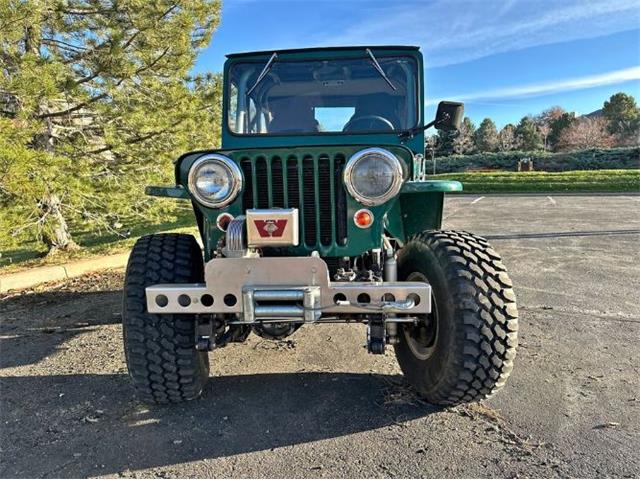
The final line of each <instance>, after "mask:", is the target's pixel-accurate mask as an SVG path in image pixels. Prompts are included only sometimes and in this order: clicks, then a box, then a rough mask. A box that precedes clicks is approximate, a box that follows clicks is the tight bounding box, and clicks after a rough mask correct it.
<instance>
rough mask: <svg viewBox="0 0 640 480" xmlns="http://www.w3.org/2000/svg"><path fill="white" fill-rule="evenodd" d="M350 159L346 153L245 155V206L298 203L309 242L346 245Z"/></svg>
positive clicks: (311, 244) (303, 234) (303, 232)
mask: <svg viewBox="0 0 640 480" xmlns="http://www.w3.org/2000/svg"><path fill="white" fill-rule="evenodd" d="M345 163H346V160H345V156H344V155H342V154H337V155H335V156H329V155H327V154H321V155H306V156H304V157H297V156H295V155H290V156H288V157H287V158H286V159H285V158H281V157H279V156H273V157H268V158H265V157H264V156H258V157H254V158H253V160H251V159H249V158H243V159H242V160H241V162H240V166H241V168H242V172H243V174H244V178H245V187H244V191H243V194H242V195H243V196H242V198H243V203H244V208H297V209H298V212H299V215H300V218H299V220H300V222H299V223H300V238H301V240H302V243H303V244H304V246H305V247H306V248H308V249H317V248H319V247H331V246H332V245H340V246H342V245H346V243H347V196H346V191H345V188H344V185H343V182H342V173H343V171H344V166H345Z"/></svg>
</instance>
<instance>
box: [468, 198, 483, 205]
mask: <svg viewBox="0 0 640 480" xmlns="http://www.w3.org/2000/svg"><path fill="white" fill-rule="evenodd" d="M483 198H484V197H480V198H476V199H475V200H474V201H473V202H471V205H473V204H474V203H478V202H479V201H480V200H482V199H483Z"/></svg>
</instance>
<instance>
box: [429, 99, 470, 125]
mask: <svg viewBox="0 0 640 480" xmlns="http://www.w3.org/2000/svg"><path fill="white" fill-rule="evenodd" d="M463 116H464V104H463V103H460V102H447V101H442V102H440V103H439V104H438V111H437V112H436V119H435V120H434V122H433V126H434V127H435V128H437V129H438V130H445V131H451V130H458V129H459V128H460V125H461V124H462V117H463Z"/></svg>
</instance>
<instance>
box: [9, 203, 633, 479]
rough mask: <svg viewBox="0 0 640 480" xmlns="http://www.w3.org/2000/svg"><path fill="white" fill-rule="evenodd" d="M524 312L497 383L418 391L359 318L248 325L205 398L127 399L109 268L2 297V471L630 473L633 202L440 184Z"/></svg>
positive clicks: (452, 213)
mask: <svg viewBox="0 0 640 480" xmlns="http://www.w3.org/2000/svg"><path fill="white" fill-rule="evenodd" d="M444 216H445V220H444V222H445V227H446V228H451V229H460V230H468V231H471V232H474V233H478V234H481V235H484V236H486V237H487V238H489V239H490V241H491V242H492V244H493V246H494V248H495V249H496V250H497V251H498V252H499V253H501V254H502V256H503V259H504V261H505V264H506V265H507V268H508V269H509V271H510V275H511V277H512V279H513V281H514V284H515V291H516V294H517V296H518V304H519V309H520V347H519V350H518V356H517V358H516V364H515V369H514V372H513V374H512V376H511V378H510V381H509V382H508V384H507V386H506V388H505V389H504V390H502V391H501V392H499V393H498V394H497V395H495V396H494V397H493V398H492V399H490V400H488V401H486V402H484V403H482V404H479V405H470V406H463V407H456V408H450V409H441V408H437V407H434V406H431V405H428V404H425V403H424V402H422V401H421V400H420V399H419V398H418V397H417V396H416V395H415V393H414V392H413V391H412V389H411V388H410V387H409V386H408V385H407V384H406V383H405V382H404V380H403V378H402V376H401V375H400V371H399V369H398V367H397V364H396V361H395V357H394V354H393V351H392V348H389V350H388V352H387V354H386V355H384V356H372V355H368V354H367V353H366V351H365V348H364V344H365V330H364V327H362V326H359V325H338V326H313V327H304V328H302V329H301V330H299V331H298V332H297V333H296V334H294V335H293V336H291V337H289V338H288V339H286V340H283V341H279V342H272V341H267V340H263V339H261V338H259V337H256V336H255V335H252V336H251V337H250V339H249V340H248V341H247V342H246V343H245V344H234V345H231V346H229V347H227V348H225V349H221V350H219V351H216V352H214V353H213V354H212V355H211V365H212V376H213V377H212V378H211V381H210V382H209V384H208V387H207V389H206V391H205V393H204V396H203V398H202V399H200V400H197V401H194V402H190V403H188V404H183V405H174V406H170V407H147V406H145V405H142V404H140V403H139V402H138V401H137V400H136V398H135V396H134V393H133V391H132V389H131V387H130V385H129V380H128V377H127V374H126V369H125V365H124V356H123V352H122V346H121V326H120V312H121V293H120V288H121V284H122V272H121V271H110V272H103V273H99V274H90V275H87V276H85V277H79V278H75V279H72V280H68V281H66V282H64V283H61V284H58V285H55V286H43V287H37V288H35V289H34V290H31V291H29V292H26V293H23V294H20V295H16V294H9V295H5V296H4V297H0V476H2V477H41V476H42V477H85V476H96V477H117V476H119V477H496V476H497V477H516V476H517V477H522V476H527V477H558V476H562V477H567V476H568V477H629V476H630V477H638V476H640V347H639V344H640V302H639V301H638V297H639V295H638V285H639V283H640V265H639V262H638V254H639V253H640V246H639V245H640V244H639V242H638V241H639V239H640V197H638V196H545V195H543V196H484V197H483V196H458V197H449V198H448V199H447V202H446V207H445V212H444Z"/></svg>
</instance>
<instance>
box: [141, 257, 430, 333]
mask: <svg viewBox="0 0 640 480" xmlns="http://www.w3.org/2000/svg"><path fill="white" fill-rule="evenodd" d="M146 298H147V310H148V312H149V313H156V314H163V313H168V314H175V313H188V314H234V315H237V316H238V318H239V319H240V321H241V322H242V323H247V324H252V323H257V322H265V321H267V322H268V321H291V322H315V321H318V320H320V319H321V318H322V317H323V316H330V317H341V318H344V317H349V316H351V315H362V314H374V315H375V314H385V315H390V316H395V315H396V314H407V315H409V316H412V315H424V314H427V313H430V312H431V287H430V286H429V284H428V283H423V282H331V281H329V271H328V269H327V264H326V263H325V262H324V261H323V260H322V259H321V258H317V257H256V258H250V257H243V258H216V259H213V260H210V261H209V262H207V264H206V266H205V283H183V284H158V285H151V286H149V287H147V288H146Z"/></svg>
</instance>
